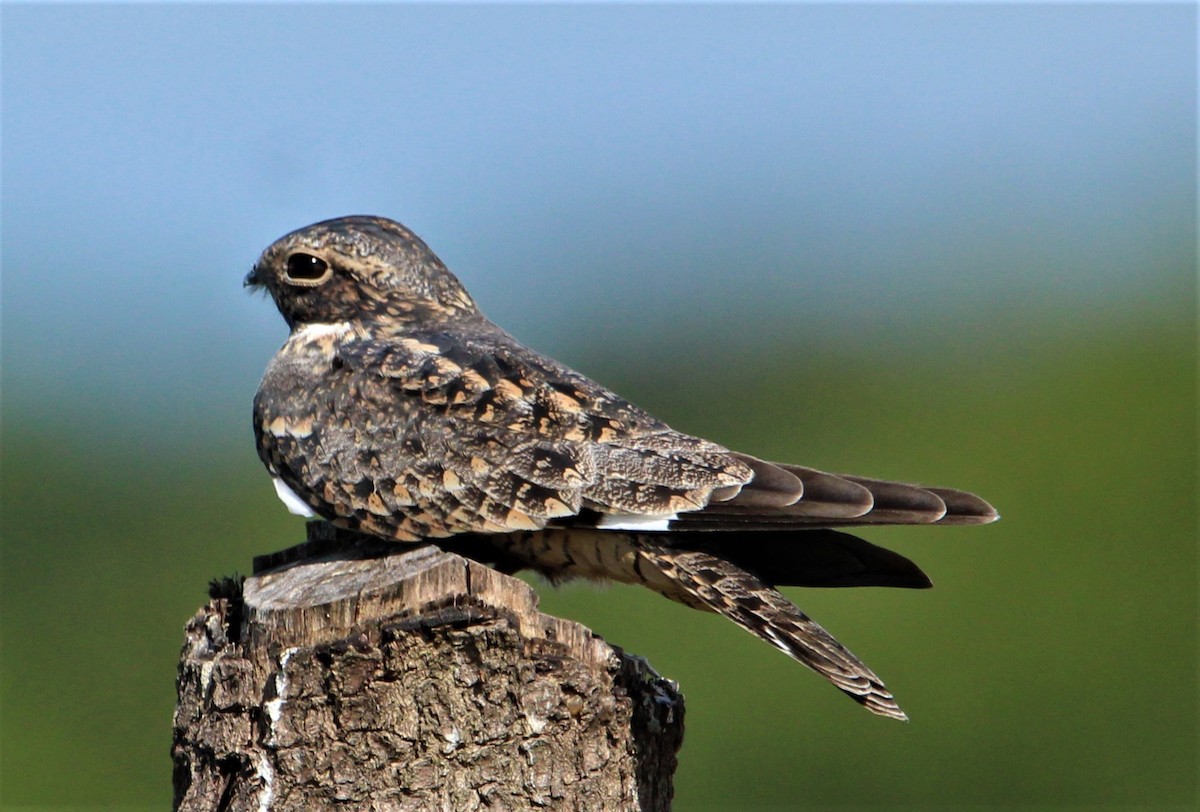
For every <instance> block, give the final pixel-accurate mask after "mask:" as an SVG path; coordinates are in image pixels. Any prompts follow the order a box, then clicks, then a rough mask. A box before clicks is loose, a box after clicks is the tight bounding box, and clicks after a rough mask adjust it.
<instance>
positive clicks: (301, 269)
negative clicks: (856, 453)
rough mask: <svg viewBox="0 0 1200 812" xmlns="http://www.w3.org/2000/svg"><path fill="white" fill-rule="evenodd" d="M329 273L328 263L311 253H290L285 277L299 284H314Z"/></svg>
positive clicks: (322, 279)
mask: <svg viewBox="0 0 1200 812" xmlns="http://www.w3.org/2000/svg"><path fill="white" fill-rule="evenodd" d="M328 275H329V263H328V262H326V261H325V260H323V259H321V258H320V257H314V256H313V255H312V254H292V255H291V256H290V257H288V261H287V277H288V280H289V281H291V282H296V283H297V284H300V285H315V284H316V283H318V282H322V281H324V280H325V277H327V276H328Z"/></svg>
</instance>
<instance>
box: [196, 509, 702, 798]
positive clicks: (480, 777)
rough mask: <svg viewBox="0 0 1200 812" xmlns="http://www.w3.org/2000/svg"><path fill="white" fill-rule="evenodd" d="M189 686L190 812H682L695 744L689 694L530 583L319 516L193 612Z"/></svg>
mask: <svg viewBox="0 0 1200 812" xmlns="http://www.w3.org/2000/svg"><path fill="white" fill-rule="evenodd" d="M177 690H178V705H177V706H176V710H175V725H174V745H173V748H172V757H173V759H174V763H175V770H174V786H175V808H176V809H180V810H243V809H272V810H291V809H321V808H329V807H341V808H345V809H370V810H453V811H454V812H458V811H459V810H473V809H482V808H486V809H489V810H491V809H495V810H518V809H539V808H541V809H569V810H635V809H636V810H665V809H669V808H670V805H671V797H672V791H673V790H672V775H673V773H674V770H675V765H676V760H675V754H676V752H677V751H678V749H679V746H680V744H681V743H682V740H683V698H682V696H680V694H679V693H678V691H677V689H676V686H675V685H674V684H672V683H671V682H669V681H667V680H664V679H662V678H661V677H659V676H658V675H657V674H655V673H654V671H653V670H651V669H650V667H649V666H648V665H647V664H646V662H645V661H644V660H642V659H640V658H637V657H633V656H630V655H628V654H625V653H624V652H622V651H621V650H620V649H618V648H616V647H613V646H610V645H608V644H607V643H605V642H604V641H603V640H602V639H600V638H599V637H597V636H596V635H594V634H593V633H592V632H590V631H589V630H588V629H586V628H584V627H583V626H581V625H579V624H577V623H573V622H571V621H567V620H562V619H559V618H554V617H549V616H547V615H544V614H541V613H540V612H538V611H537V596H536V594H535V593H534V592H533V590H532V589H530V587H529V586H528V585H526V584H525V583H523V582H521V581H519V580H516V579H514V578H511V577H508V576H506V575H502V574H500V573H498V572H496V571H495V570H493V569H491V568H489V567H486V566H483V565H481V564H477V563H475V562H473V561H469V560H467V559H464V558H462V557H460V556H457V555H453V554H450V553H446V552H443V551H441V550H439V549H438V548H436V547H434V546H431V545H426V546H420V547H415V548H414V547H408V548H398V547H397V545H395V544H386V543H381V542H373V541H369V540H366V539H363V538H362V537H358V538H356V539H354V540H348V538H347V537H346V536H339V534H338V533H337V532H336V531H333V529H332V528H331V527H330V526H329V525H325V524H322V523H318V522H314V523H311V524H310V525H309V542H308V543H307V544H303V545H300V546H299V547H294V548H292V549H290V550H286V551H284V552H283V553H279V554H276V555H273V556H264V557H260V558H258V559H256V560H255V575H253V576H252V577H250V578H248V579H246V581H245V585H244V589H243V590H242V591H241V594H238V590H237V589H236V588H234V587H233V586H232V585H231V582H226V588H225V590H224V594H215V595H214V598H213V600H212V601H211V602H210V603H209V604H208V605H207V606H206V607H204V608H203V609H201V610H200V611H199V612H198V613H197V614H196V616H195V617H193V618H192V620H191V621H190V622H189V623H188V625H187V629H186V642H185V644H184V646H183V651H182V653H181V656H180V664H179V677H178V682H177Z"/></svg>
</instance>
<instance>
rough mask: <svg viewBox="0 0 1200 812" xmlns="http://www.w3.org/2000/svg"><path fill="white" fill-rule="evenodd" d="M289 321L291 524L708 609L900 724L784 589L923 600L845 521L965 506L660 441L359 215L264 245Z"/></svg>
mask: <svg viewBox="0 0 1200 812" xmlns="http://www.w3.org/2000/svg"><path fill="white" fill-rule="evenodd" d="M244 284H245V286H246V287H250V288H255V289H259V290H265V291H266V292H267V293H268V294H269V295H270V297H271V298H272V299H273V300H274V303H275V305H276V306H277V308H278V309H279V312H280V313H281V315H282V316H283V318H284V320H285V321H286V323H287V326H288V327H289V328H290V333H289V335H288V338H287V340H286V341H285V342H284V344H283V346H282V347H281V348H280V349H279V351H278V352H277V354H276V355H275V356H274V357H273V358H272V359H271V361H270V362H269V364H268V366H267V368H266V371H265V373H264V375H263V378H262V382H261V385H260V386H259V388H258V391H257V393H256V394H255V397H254V418H253V420H254V434H255V440H256V444H257V449H258V454H259V456H260V458H261V459H262V462H263V463H264V464H265V466H266V468H267V470H268V472H269V473H270V475H271V477H272V479H273V482H274V485H275V489H276V492H277V494H278V496H279V498H280V499H281V500H282V501H283V502H284V504H285V505H286V506H287V507H288V509H289V510H290V511H291V512H293V513H296V514H299V515H304V516H309V517H314V518H315V517H319V518H320V519H323V520H325V521H327V522H330V523H332V524H333V525H335V526H337V527H340V528H345V529H348V530H351V531H355V532H358V533H363V534H367V535H370V536H374V537H379V538H382V539H386V540H390V541H395V542H401V543H405V542H408V543H413V542H421V543H434V544H438V545H439V546H442V547H443V548H444V549H447V550H451V551H455V552H459V553H461V554H463V555H466V556H467V557H470V558H472V559H474V560H477V561H480V562H482V563H485V564H489V565H491V566H494V567H496V568H497V569H499V570H501V571H503V572H510V573H511V572H516V571H519V570H532V571H534V572H537V573H540V574H541V575H543V576H545V577H546V578H547V579H548V580H549V581H550V582H551V583H554V584H558V583H561V582H563V581H567V580H571V579H576V578H582V579H589V580H595V581H618V582H625V583H633V584H641V585H644V586H646V587H649V588H650V589H652V590H654V591H656V592H658V593H660V594H662V595H664V596H665V597H667V598H669V599H671V600H674V601H677V602H679V603H682V604H684V605H686V606H689V607H692V608H695V609H700V610H704V611H708V612H715V613H717V614H719V615H722V616H724V617H726V618H728V619H729V620H731V621H733V622H734V623H736V624H737V625H738V626H741V627H742V628H743V629H745V630H747V631H749V632H750V633H751V634H754V635H756V636H757V637H759V638H761V639H763V640H765V641H766V642H768V643H770V644H771V645H773V646H775V647H776V648H778V649H780V650H782V651H783V652H784V653H785V654H787V655H788V656H790V657H792V658H793V659H795V660H797V661H799V662H800V663H802V664H804V665H806V666H808V667H809V668H811V669H812V670H814V671H816V672H817V673H818V674H820V675H821V676H823V677H824V678H825V679H827V680H828V681H829V682H831V683H832V684H833V685H834V686H836V687H837V688H839V689H840V690H841V691H843V692H844V693H845V694H847V695H849V696H850V697H851V698H852V699H854V700H855V701H857V702H858V703H860V704H861V705H863V706H864V707H866V708H867V709H868V710H870V711H872V712H873V713H876V714H879V715H881V716H885V717H891V718H894V719H900V720H905V719H907V716H906V715H905V713H904V711H903V710H901V708H900V706H899V705H898V704H897V702H896V700H895V697H894V696H893V695H892V693H891V692H890V691H889V690H888V688H887V687H886V686H885V685H884V683H883V682H882V680H880V678H879V677H878V676H876V675H875V673H874V672H873V671H871V669H870V668H868V667H867V666H866V664H864V663H863V662H862V661H861V660H859V658H858V657H856V656H855V655H854V654H852V653H851V652H850V651H849V650H848V649H846V648H845V647H844V646H843V645H842V644H841V643H839V642H838V641H837V640H836V639H835V638H834V637H833V636H832V635H831V634H829V633H828V632H827V631H825V629H824V628H822V627H821V626H820V625H818V624H817V623H816V622H815V621H813V620H812V619H811V618H809V617H808V616H807V615H806V614H805V613H804V612H803V611H801V610H800V609H799V608H798V607H797V606H796V605H795V604H794V603H793V602H792V601H791V600H789V599H788V598H787V597H785V596H784V595H783V593H782V592H780V589H779V588H780V587H792V586H801V587H804V586H817V587H849V586H889V587H906V588H926V587H929V586H930V585H931V584H930V581H929V579H928V577H927V576H926V575H925V573H924V572H923V571H922V570H921V569H920V568H919V567H917V565H916V564H914V563H913V562H912V561H910V560H909V559H907V558H905V557H904V556H901V555H899V554H897V553H895V552H892V551H890V550H887V549H884V548H882V547H878V546H876V545H874V544H872V543H870V542H868V541H865V540H863V539H860V538H858V537H857V536H854V535H851V534H848V533H846V532H844V528H847V527H854V526H874V525H910V524H912V525H916V524H929V525H974V524H986V523H989V522H992V521H995V520H996V519H997V518H999V515H998V514H997V512H996V510H995V509H994V508H993V507H992V506H991V505H990V504H988V503H987V502H986V501H984V500H983V499H982V498H980V497H978V496H976V495H974V494H972V493H968V492H966V491H962V490H957V489H952V488H942V487H926V486H918V485H911V484H906V483H900V482H893V481H887V480H881V479H872V478H869V477H860V476H850V475H839V474H831V473H826V472H823V471H819V470H816V469H813V468H807V467H803V466H799V465H791V464H786V463H779V462H771V461H767V460H763V459H760V458H758V457H755V456H752V455H749V454H745V453H741V452H737V451H732V450H730V449H728V448H725V447H724V446H722V445H720V444H718V443H715V442H712V441H710V440H706V439H703V438H700V437H695V436H692V435H689V434H686V433H683V432H680V431H676V430H674V429H672V428H671V427H669V426H668V425H667V424H666V423H664V422H663V421H661V420H659V419H658V418H656V417H654V416H652V415H651V414H649V413H648V412H647V411H645V410H643V409H641V408H639V407H637V406H635V405H634V404H633V403H631V402H629V401H628V400H626V399H624V398H622V397H621V396H619V395H617V394H615V393H614V392H612V391H610V390H609V389H607V388H605V387H604V386H602V385H601V384H599V383H596V382H595V381H593V380H591V379H590V378H588V377H586V376H584V375H582V374H580V373H579V372H576V371H574V370H572V369H570V368H568V367H567V366H565V365H564V364H561V363H559V362H558V361H555V360H553V359H551V358H549V357H547V356H546V355H543V354H541V353H538V352H536V351H534V350H532V349H530V348H528V347H526V346H525V345H523V344H521V343H520V342H519V341H518V340H517V339H515V338H514V337H513V336H512V335H510V334H509V333H507V332H505V331H504V330H503V329H501V328H500V327H498V326H496V325H495V324H493V323H492V322H491V321H489V320H488V319H487V318H486V317H485V316H484V315H483V314H482V313H481V312H480V310H479V308H478V306H477V305H476V304H475V301H474V300H473V299H472V298H471V296H470V295H469V294H468V293H467V290H466V289H465V288H464V287H463V285H462V284H461V283H460V282H459V280H458V279H457V277H456V276H455V275H454V274H452V273H451V272H450V270H449V269H447V267H446V266H445V265H444V264H443V263H442V261H441V260H440V259H439V258H438V257H437V256H436V255H435V254H434V253H433V251H431V250H430V249H429V247H428V246H426V244H425V243H424V242H423V241H422V240H421V239H420V238H419V237H417V236H416V235H415V234H414V233H413V232H412V231H410V230H409V229H408V228H406V227H405V226H403V225H401V224H400V223H397V222H395V221H393V220H389V219H386V218H382V217H375V216H362V215H356V216H348V217H339V218H335V219H331V220H324V221H322V222H319V223H315V224H313V225H310V226H307V227H304V228H300V229H298V230H296V231H293V232H291V233H289V234H287V235H285V236H283V237H281V238H279V239H278V240H276V241H275V242H274V243H272V244H271V245H270V246H269V247H268V248H267V249H266V250H265V251H264V252H263V253H262V255H261V256H260V257H259V259H258V260H257V262H256V263H255V264H254V265H253V267H252V269H251V271H250V272H249V273H248V274H247V276H246V278H245V280H244Z"/></svg>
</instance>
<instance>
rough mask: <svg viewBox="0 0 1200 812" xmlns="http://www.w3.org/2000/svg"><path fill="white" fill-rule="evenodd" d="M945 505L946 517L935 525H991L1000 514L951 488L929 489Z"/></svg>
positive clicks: (984, 503) (972, 496)
mask: <svg viewBox="0 0 1200 812" xmlns="http://www.w3.org/2000/svg"><path fill="white" fill-rule="evenodd" d="M928 490H930V491H932V492H933V493H936V494H937V495H938V496H939V497H941V499H942V501H943V502H945V503H946V515H945V516H943V517H942V518H941V519H939V520H938V521H937V522H936V524H991V523H992V522H994V521H997V520H998V519H999V518H1000V513H999V512H998V511H997V510H996V509H995V508H994V507H992V506H991V505H990V504H989V503H988V502H987V501H986V500H984V499H982V498H980V497H978V496H976V495H975V494H973V493H968V492H967V491H959V490H955V489H953V488H929V489H928Z"/></svg>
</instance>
